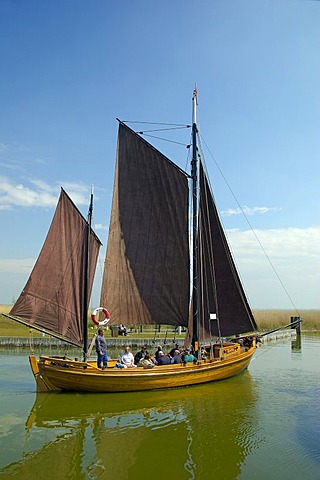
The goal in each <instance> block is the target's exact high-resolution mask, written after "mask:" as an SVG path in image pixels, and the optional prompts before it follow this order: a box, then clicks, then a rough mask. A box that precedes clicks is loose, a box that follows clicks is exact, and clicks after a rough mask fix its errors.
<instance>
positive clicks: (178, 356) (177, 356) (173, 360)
mask: <svg viewBox="0 0 320 480" xmlns="http://www.w3.org/2000/svg"><path fill="white" fill-rule="evenodd" d="M181 362H182V360H181V354H180V352H179V350H175V351H174V355H173V357H172V358H171V363H174V364H178V363H181Z"/></svg>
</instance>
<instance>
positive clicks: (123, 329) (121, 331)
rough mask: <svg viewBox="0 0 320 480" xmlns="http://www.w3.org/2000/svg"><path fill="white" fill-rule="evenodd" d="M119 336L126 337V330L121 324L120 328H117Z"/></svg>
mask: <svg viewBox="0 0 320 480" xmlns="http://www.w3.org/2000/svg"><path fill="white" fill-rule="evenodd" d="M118 333H119V335H124V336H127V328H126V326H125V325H123V323H120V327H119V332H118Z"/></svg>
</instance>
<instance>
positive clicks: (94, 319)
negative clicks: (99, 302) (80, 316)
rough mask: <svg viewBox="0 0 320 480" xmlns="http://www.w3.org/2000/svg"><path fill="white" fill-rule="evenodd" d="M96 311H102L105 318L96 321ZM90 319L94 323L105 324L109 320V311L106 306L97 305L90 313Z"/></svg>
mask: <svg viewBox="0 0 320 480" xmlns="http://www.w3.org/2000/svg"><path fill="white" fill-rule="evenodd" d="M98 312H103V313H104V316H105V319H104V320H102V322H98V320H97V314H98ZM91 320H92V321H93V323H95V324H96V325H99V326H101V325H107V323H108V322H109V320H110V313H109V312H108V310H107V309H106V308H103V307H97V308H95V309H94V310H93V312H92V315H91Z"/></svg>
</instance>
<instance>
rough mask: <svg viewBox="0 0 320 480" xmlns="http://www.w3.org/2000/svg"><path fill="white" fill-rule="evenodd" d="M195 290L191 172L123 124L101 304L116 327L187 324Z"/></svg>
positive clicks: (119, 137) (120, 133)
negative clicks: (190, 218) (192, 283)
mask: <svg viewBox="0 0 320 480" xmlns="http://www.w3.org/2000/svg"><path fill="white" fill-rule="evenodd" d="M189 291H190V283H189V245H188V181H187V175H186V174H185V173H184V172H183V171H182V170H180V169H179V168H178V167H177V166H176V165H174V164H173V163H172V162H171V161H170V160H169V159H168V158H166V157H165V156H164V155H162V154H161V153H160V152H158V151H157V150H156V149H155V148H153V147H152V146H151V145H150V144H149V143H147V142H146V141H145V140H143V139H142V138H141V137H140V136H139V135H137V134H136V133H134V132H133V131H132V130H131V129H130V128H128V127H127V126H125V125H123V124H120V125H119V134H118V148H117V162H116V171H115V182H114V192H113V202H112V211H111V221H110V231H109V238H108V247H107V255H106V262H105V268H104V276H103V282H102V292H101V305H104V306H105V307H106V308H108V310H109V311H110V314H111V321H110V323H111V324H118V323H119V322H123V323H127V324H174V325H185V326H186V325H187V323H188V304H189Z"/></svg>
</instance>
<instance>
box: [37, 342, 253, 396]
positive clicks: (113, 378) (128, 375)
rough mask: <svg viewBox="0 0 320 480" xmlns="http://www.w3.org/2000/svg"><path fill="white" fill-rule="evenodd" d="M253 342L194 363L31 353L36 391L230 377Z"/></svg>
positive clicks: (157, 385)
mask: <svg viewBox="0 0 320 480" xmlns="http://www.w3.org/2000/svg"><path fill="white" fill-rule="evenodd" d="M254 351H255V345H253V346H252V347H250V348H248V349H239V350H237V351H233V352H231V353H224V355H223V356H222V358H221V357H220V358H216V359H214V360H205V361H200V362H198V363H197V364H193V363H190V364H189V363H188V364H186V365H184V364H179V365H166V366H155V367H154V368H152V369H143V368H139V367H138V368H132V369H129V368H128V369H124V368H123V369H118V368H113V367H112V366H110V367H108V368H107V369H106V370H100V369H98V368H97V367H96V366H95V365H94V363H93V362H87V363H85V362H76V361H72V360H69V359H62V358H54V357H40V360H37V359H36V357H34V356H30V357H29V358H30V364H31V368H32V371H33V373H34V376H35V379H36V383H37V391H38V392H48V391H57V390H71V391H76V392H96V393H98V392H100V393H108V392H109V393H110V392H134V391H143V390H154V389H166V388H176V387H184V386H190V385H198V384H200V383H206V382H213V381H217V380H223V379H226V378H229V377H233V376H235V375H238V374H239V373H240V372H242V371H243V370H244V369H245V368H247V367H248V365H249V363H250V360H251V358H252V355H253V354H254Z"/></svg>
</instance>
